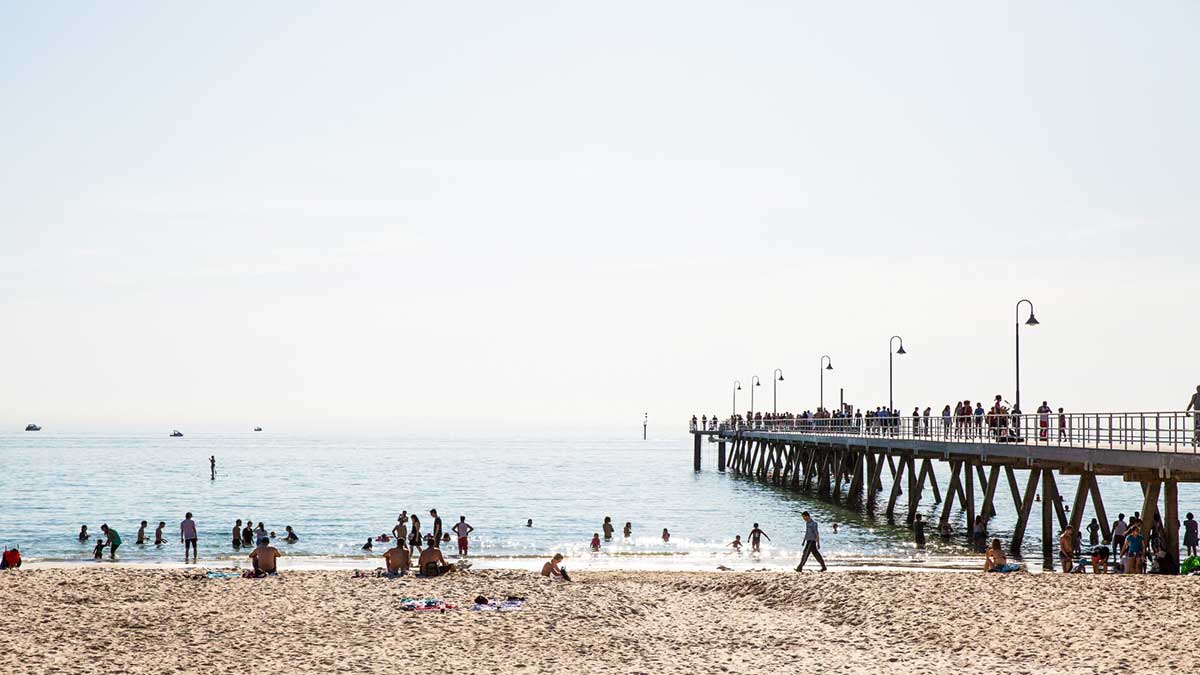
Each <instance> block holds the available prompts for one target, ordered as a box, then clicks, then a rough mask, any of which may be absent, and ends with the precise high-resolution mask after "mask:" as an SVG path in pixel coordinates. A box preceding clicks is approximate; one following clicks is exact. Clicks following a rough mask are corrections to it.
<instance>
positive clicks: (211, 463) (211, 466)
mask: <svg viewBox="0 0 1200 675" xmlns="http://www.w3.org/2000/svg"><path fill="white" fill-rule="evenodd" d="M208 470H209V472H210V473H211V474H212V478H210V479H209V480H216V479H217V456H216V455H210V456H209V458H208Z"/></svg>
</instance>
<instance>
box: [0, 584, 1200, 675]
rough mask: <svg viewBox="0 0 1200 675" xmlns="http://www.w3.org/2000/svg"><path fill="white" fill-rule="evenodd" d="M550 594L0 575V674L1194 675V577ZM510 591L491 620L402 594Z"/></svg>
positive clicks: (515, 587)
mask: <svg viewBox="0 0 1200 675" xmlns="http://www.w3.org/2000/svg"><path fill="white" fill-rule="evenodd" d="M581 576H582V577H583V578H581V579H579V580H578V581H577V582H575V583H570V584H565V583H551V582H548V581H546V580H543V579H541V578H539V577H536V576H534V575H532V574H530V573H528V572H518V571H507V570H488V571H479V572H468V573H464V574H460V575H454V576H451V577H445V578H440V579H431V580H426V579H412V578H408V579H398V580H387V579H377V578H371V579H355V578H352V577H351V573H350V572H328V571H325V572H317V571H311V572H287V571H286V570H285V571H284V574H283V576H280V577H277V578H268V579H228V580H217V579H206V578H203V571H202V570H189V569H183V570H165V569H120V568H111V567H110V568H91V569H89V568H60V569H40V570H32V571H30V570H22V571H18V572H15V573H10V572H5V573H0V609H2V610H3V613H4V626H5V628H4V629H3V630H0V673H106V674H110V673H251V672H288V673H426V672H430V673H432V672H438V673H442V672H465V673H492V672H496V673H654V674H659V673H726V672H727V673H808V672H812V673H861V672H896V673H949V672H989V673H1025V672H1030V673H1033V672H1053V673H1096V672H1122V671H1126V672H1127V671H1132V670H1137V671H1139V672H1143V673H1146V672H1150V673H1155V672H1160V673H1168V672H1177V673H1186V672H1197V671H1198V670H1200V658H1197V646H1198V645H1200V622H1197V621H1196V612H1195V604H1194V603H1195V598H1196V596H1197V592H1198V591H1200V579H1198V578H1191V577H1182V578H1180V577H1176V578H1166V577H1140V578H1124V577H1120V576H1108V577H1103V576H1091V575H1061V574H1041V575H1029V574H1023V573H1019V574H1010V575H1005V576H1000V575H987V576H985V575H983V574H982V573H980V574H964V573H951V572H832V573H826V574H817V573H805V574H804V575H797V574H794V573H791V574H788V573H777V572H738V573H720V572H653V573H635V572H601V573H589V574H582V575H581ZM481 594H482V595H485V596H489V597H492V596H501V597H503V596H507V595H518V596H525V597H526V598H528V603H527V605H526V608H525V609H524V610H522V611H518V612H511V613H495V612H488V613H483V612H472V611H469V610H467V609H459V610H455V611H447V612H444V613H438V612H405V611H402V610H401V609H400V608H399V601H400V599H401V598H403V597H426V596H440V597H443V598H445V599H446V600H447V601H449V602H452V603H456V604H458V605H460V606H469V605H470V603H471V600H472V599H473V598H474V597H475V596H476V595H481Z"/></svg>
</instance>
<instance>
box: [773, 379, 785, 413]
mask: <svg viewBox="0 0 1200 675" xmlns="http://www.w3.org/2000/svg"><path fill="white" fill-rule="evenodd" d="M774 378H775V379H773V380H772V381H771V412H772V413H775V414H776V415H778V414H779V383H780V382H783V371H782V370H780V369H778V368H776V369H775V373H774Z"/></svg>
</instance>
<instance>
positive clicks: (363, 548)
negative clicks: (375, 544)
mask: <svg viewBox="0 0 1200 675" xmlns="http://www.w3.org/2000/svg"><path fill="white" fill-rule="evenodd" d="M362 550H364V551H370V550H371V538H370V537H367V543H365V544H363V547H362Z"/></svg>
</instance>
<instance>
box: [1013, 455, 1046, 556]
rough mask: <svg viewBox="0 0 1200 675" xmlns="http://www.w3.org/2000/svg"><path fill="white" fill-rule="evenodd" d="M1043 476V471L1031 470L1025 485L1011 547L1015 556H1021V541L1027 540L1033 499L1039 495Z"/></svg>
mask: <svg viewBox="0 0 1200 675" xmlns="http://www.w3.org/2000/svg"><path fill="white" fill-rule="evenodd" d="M1041 475H1042V470H1041V469H1038V468H1033V469H1030V470H1029V481H1028V482H1026V483H1025V497H1024V498H1023V499H1022V500H1021V505H1020V507H1019V508H1018V509H1017V525H1016V527H1014V528H1013V538H1012V544H1011V545H1010V546H1009V551H1011V552H1012V554H1013V555H1020V554H1021V541H1022V540H1023V539H1024V538H1025V527H1026V526H1027V525H1028V524H1029V514H1030V513H1031V512H1032V511H1033V503H1034V502H1033V498H1034V496H1035V495H1036V494H1037V487H1038V479H1039V478H1041Z"/></svg>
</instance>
